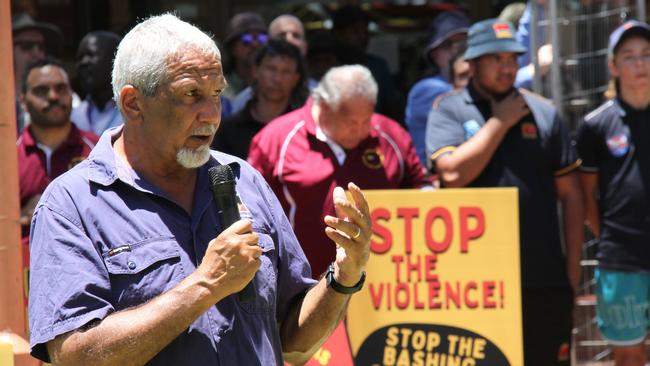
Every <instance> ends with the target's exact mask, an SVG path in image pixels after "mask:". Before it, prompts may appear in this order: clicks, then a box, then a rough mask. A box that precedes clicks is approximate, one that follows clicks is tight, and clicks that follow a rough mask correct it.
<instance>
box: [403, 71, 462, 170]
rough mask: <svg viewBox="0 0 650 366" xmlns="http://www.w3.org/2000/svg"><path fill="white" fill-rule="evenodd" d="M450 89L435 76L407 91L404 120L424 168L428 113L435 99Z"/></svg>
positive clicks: (425, 162)
mask: <svg viewBox="0 0 650 366" xmlns="http://www.w3.org/2000/svg"><path fill="white" fill-rule="evenodd" d="M452 89H453V87H452V86H451V84H449V82H448V81H447V79H446V78H445V77H444V76H442V75H436V76H433V77H430V78H426V79H422V80H420V81H418V82H417V83H416V84H415V85H413V87H412V88H411V90H410V91H409V95H408V100H407V102H406V111H405V115H404V118H405V121H406V127H407V128H408V130H409V133H410V134H411V138H412V139H413V145H414V146H415V151H416V152H417V153H418V157H419V158H420V162H421V163H422V165H424V166H427V165H428V164H427V163H428V161H429V159H428V157H427V154H426V151H425V150H426V147H425V143H424V138H425V136H426V129H427V118H428V117H429V112H431V108H432V106H433V102H434V101H435V100H436V98H437V97H438V96H440V95H442V94H444V93H447V92H450V91H451V90H452Z"/></svg>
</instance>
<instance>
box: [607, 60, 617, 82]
mask: <svg viewBox="0 0 650 366" xmlns="http://www.w3.org/2000/svg"><path fill="white" fill-rule="evenodd" d="M607 68H608V69H609V75H611V76H612V77H616V78H617V77H618V76H619V72H618V67H616V64H615V63H614V58H609V60H607Z"/></svg>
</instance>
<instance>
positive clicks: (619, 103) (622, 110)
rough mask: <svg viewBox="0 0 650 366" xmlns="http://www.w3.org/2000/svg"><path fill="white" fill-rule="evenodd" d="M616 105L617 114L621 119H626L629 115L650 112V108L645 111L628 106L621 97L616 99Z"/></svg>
mask: <svg viewBox="0 0 650 366" xmlns="http://www.w3.org/2000/svg"><path fill="white" fill-rule="evenodd" d="M614 105H615V106H616V109H617V112H618V114H619V115H620V116H621V117H625V116H627V115H628V114H634V113H644V112H650V106H648V107H647V108H645V109H636V108H634V107H632V106H631V105H629V104H627V103H626V102H625V101H624V100H623V99H621V98H620V97H616V98H614Z"/></svg>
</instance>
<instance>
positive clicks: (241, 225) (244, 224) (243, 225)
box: [224, 219, 253, 234]
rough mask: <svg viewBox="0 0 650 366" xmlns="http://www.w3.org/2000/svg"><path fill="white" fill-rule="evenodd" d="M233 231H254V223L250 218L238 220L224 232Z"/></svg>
mask: <svg viewBox="0 0 650 366" xmlns="http://www.w3.org/2000/svg"><path fill="white" fill-rule="evenodd" d="M226 231H227V232H232V233H234V234H246V233H250V232H252V231H253V223H252V222H251V221H250V220H248V219H242V220H239V221H236V222H235V223H234V224H232V225H230V226H229V227H228V228H226V229H225V230H224V232H226Z"/></svg>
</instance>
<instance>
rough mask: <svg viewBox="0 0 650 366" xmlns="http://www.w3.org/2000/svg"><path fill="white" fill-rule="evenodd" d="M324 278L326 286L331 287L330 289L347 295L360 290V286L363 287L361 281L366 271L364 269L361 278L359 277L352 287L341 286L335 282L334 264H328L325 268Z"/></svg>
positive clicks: (364, 279) (363, 280)
mask: <svg viewBox="0 0 650 366" xmlns="http://www.w3.org/2000/svg"><path fill="white" fill-rule="evenodd" d="M325 279H326V280H327V287H331V288H332V290H334V291H336V292H338V293H340V294H346V295H349V294H353V293H355V292H359V291H361V288H363V283H364V282H365V281H366V272H365V271H364V272H363V273H362V274H361V278H360V279H359V282H357V284H356V285H354V286H352V287H348V286H343V285H341V284H340V283H338V282H336V280H335V279H334V264H330V266H329V268H327V273H326V274H325Z"/></svg>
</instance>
